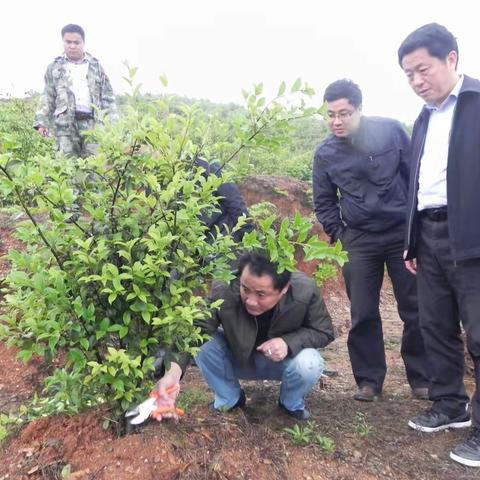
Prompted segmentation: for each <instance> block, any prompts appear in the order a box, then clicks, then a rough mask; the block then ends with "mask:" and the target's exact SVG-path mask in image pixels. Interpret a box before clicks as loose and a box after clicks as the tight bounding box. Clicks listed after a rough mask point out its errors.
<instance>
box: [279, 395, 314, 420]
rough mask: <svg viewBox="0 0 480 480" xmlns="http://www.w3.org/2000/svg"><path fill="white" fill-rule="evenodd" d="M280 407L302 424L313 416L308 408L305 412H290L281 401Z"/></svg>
mask: <svg viewBox="0 0 480 480" xmlns="http://www.w3.org/2000/svg"><path fill="white" fill-rule="evenodd" d="M278 406H279V407H280V408H281V409H282V411H283V412H285V413H286V414H287V415H290V417H293V418H295V419H296V420H300V421H301V422H303V421H305V420H308V419H309V418H310V417H311V416H312V415H311V413H310V410H308V408H304V409H303V410H289V409H288V408H287V407H285V405H283V403H282V402H281V401H280V400H279V401H278Z"/></svg>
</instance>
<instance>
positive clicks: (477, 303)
mask: <svg viewBox="0 0 480 480" xmlns="http://www.w3.org/2000/svg"><path fill="white" fill-rule="evenodd" d="M472 221H475V220H474V219H472ZM417 277H418V293H419V308H420V326H421V330H422V333H423V338H424V340H425V347H426V349H427V352H428V356H429V358H430V360H431V368H432V381H431V385H430V398H431V399H432V400H433V401H434V406H435V407H436V408H439V409H440V410H443V411H445V412H446V413H449V414H451V415H454V414H456V413H460V412H461V411H463V410H464V408H465V405H466V404H467V402H468V396H467V394H466V391H465V386H464V384H463V374H464V348H463V342H462V339H461V336H460V334H461V328H460V320H461V321H462V323H463V327H464V329H465V333H466V337H467V347H468V350H469V352H470V355H471V357H472V359H473V363H474V366H475V380H476V386H477V389H476V391H475V394H474V396H473V398H472V410H473V423H474V425H476V426H477V427H480V398H479V392H478V387H479V385H480V259H473V260H466V261H457V262H454V261H453V260H452V256H451V252H450V241H449V235H448V222H447V221H446V220H444V221H440V222H438V221H437V222H434V221H432V220H429V219H428V218H421V219H420V220H419V222H418V237H417Z"/></svg>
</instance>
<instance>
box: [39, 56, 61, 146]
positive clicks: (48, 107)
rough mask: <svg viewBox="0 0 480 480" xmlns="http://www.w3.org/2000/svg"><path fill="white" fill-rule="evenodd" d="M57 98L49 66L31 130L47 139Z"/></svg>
mask: <svg viewBox="0 0 480 480" xmlns="http://www.w3.org/2000/svg"><path fill="white" fill-rule="evenodd" d="M56 98H57V94H56V90H55V85H54V82H53V76H52V66H51V65H49V67H48V68H47V71H46V72H45V87H44V90H43V93H42V95H41V96H40V100H39V104H38V108H37V112H36V113H35V121H34V123H33V128H35V129H36V130H38V132H39V133H40V134H41V135H43V136H45V137H47V136H49V126H50V124H51V121H52V116H53V112H54V111H55V100H56Z"/></svg>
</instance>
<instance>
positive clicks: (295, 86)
mask: <svg viewBox="0 0 480 480" xmlns="http://www.w3.org/2000/svg"><path fill="white" fill-rule="evenodd" d="M301 86H302V80H301V79H300V78H297V79H296V80H295V83H294V84H293V85H292V88H291V90H290V91H291V92H292V93H295V92H298V91H299V90H300V87H301Z"/></svg>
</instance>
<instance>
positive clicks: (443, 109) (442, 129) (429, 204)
mask: <svg viewBox="0 0 480 480" xmlns="http://www.w3.org/2000/svg"><path fill="white" fill-rule="evenodd" d="M462 83H463V77H460V79H459V80H458V82H457V84H456V85H455V87H454V88H453V90H452V92H451V93H450V95H449V96H448V97H447V98H446V99H445V100H444V102H443V103H442V104H441V105H440V106H439V107H435V106H432V105H427V108H428V109H429V110H431V113H430V119H429V122H428V129H427V135H426V137H425V145H424V149H423V155H422V158H421V160H420V172H419V177H418V183H419V186H418V206H417V209H418V210H424V209H426V208H435V207H443V206H445V205H447V163H448V147H449V143H450V130H451V128H452V119H453V114H454V112H455V106H456V105H457V97H458V93H459V92H460V88H461V87H462Z"/></svg>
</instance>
